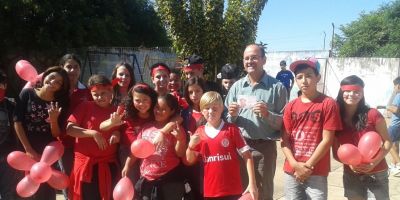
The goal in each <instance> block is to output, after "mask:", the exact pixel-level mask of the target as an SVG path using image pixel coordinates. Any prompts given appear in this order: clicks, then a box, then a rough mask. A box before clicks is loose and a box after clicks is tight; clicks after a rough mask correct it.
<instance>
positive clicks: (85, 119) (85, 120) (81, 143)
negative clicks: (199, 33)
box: [68, 101, 118, 157]
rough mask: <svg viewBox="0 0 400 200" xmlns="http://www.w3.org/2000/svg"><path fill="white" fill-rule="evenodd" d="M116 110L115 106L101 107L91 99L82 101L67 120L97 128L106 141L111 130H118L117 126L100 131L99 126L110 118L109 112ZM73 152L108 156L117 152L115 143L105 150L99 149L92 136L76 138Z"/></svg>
mask: <svg viewBox="0 0 400 200" xmlns="http://www.w3.org/2000/svg"><path fill="white" fill-rule="evenodd" d="M116 110H117V107H116V106H110V107H108V108H102V107H99V106H98V105H97V104H96V103H95V102H93V101H87V102H82V103H81V104H79V106H78V107H77V109H75V111H74V112H73V113H72V114H71V115H70V116H69V118H68V121H69V122H73V123H75V124H76V125H78V126H80V127H82V128H85V129H91V130H97V131H99V132H101V134H102V136H103V137H104V139H105V140H106V141H109V139H110V137H111V135H112V132H113V131H114V130H118V128H116V129H111V130H109V131H100V129H99V126H100V123H101V122H103V121H105V120H106V119H108V118H110V114H111V113H113V112H115V111H116ZM75 152H79V153H81V154H83V155H86V156H90V157H103V156H109V155H112V154H116V153H117V144H112V145H108V147H107V148H106V149H105V150H100V149H99V147H98V146H97V143H96V141H94V139H93V138H91V137H88V138H76V140H75Z"/></svg>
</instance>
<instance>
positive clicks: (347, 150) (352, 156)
mask: <svg viewBox="0 0 400 200" xmlns="http://www.w3.org/2000/svg"><path fill="white" fill-rule="evenodd" d="M337 155H338V157H339V160H340V161H341V162H342V163H344V164H346V165H359V164H360V163H361V160H362V156H361V153H360V151H359V150H358V149H357V147H356V146H354V145H352V144H343V145H340V147H339V149H338V151H337Z"/></svg>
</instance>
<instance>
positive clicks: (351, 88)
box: [340, 85, 363, 91]
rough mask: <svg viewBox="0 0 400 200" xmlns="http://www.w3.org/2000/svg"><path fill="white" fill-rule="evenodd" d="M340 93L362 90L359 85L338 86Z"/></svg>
mask: <svg viewBox="0 0 400 200" xmlns="http://www.w3.org/2000/svg"><path fill="white" fill-rule="evenodd" d="M340 89H341V90H342V91H362V90H363V88H362V87H361V86H359V85H342V86H340Z"/></svg>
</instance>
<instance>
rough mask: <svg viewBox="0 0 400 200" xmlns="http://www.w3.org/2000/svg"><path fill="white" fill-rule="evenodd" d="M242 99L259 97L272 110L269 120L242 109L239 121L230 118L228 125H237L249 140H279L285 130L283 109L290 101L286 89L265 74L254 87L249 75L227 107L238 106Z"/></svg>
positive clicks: (233, 92)
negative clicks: (239, 98)
mask: <svg viewBox="0 0 400 200" xmlns="http://www.w3.org/2000/svg"><path fill="white" fill-rule="evenodd" d="M238 95H248V96H255V97H256V98H257V101H263V102H265V103H266V104H267V106H268V117H267V118H262V117H259V116H257V115H256V114H255V113H254V112H253V111H252V109H246V108H241V109H240V110H239V113H238V116H237V117H232V116H230V115H228V116H227V121H228V122H232V123H235V124H236V125H237V126H238V127H239V129H240V131H241V132H242V135H243V137H245V138H247V139H253V140H256V139H264V140H277V139H279V138H280V130H281V128H282V115H283V108H284V107H285V105H286V103H287V100H286V96H287V91H286V89H285V87H284V86H283V85H282V83H280V82H279V81H278V80H276V79H275V78H273V77H271V76H269V75H267V73H265V72H264V75H263V76H262V78H261V80H260V81H259V82H258V83H257V84H255V85H254V86H252V85H251V84H250V80H249V78H248V75H247V76H246V77H243V78H241V79H240V80H238V81H236V82H235V83H234V84H233V85H232V87H231V88H230V89H229V92H228V94H227V96H226V99H225V107H226V108H227V107H229V105H230V104H231V103H233V102H237V100H238V99H237V98H238Z"/></svg>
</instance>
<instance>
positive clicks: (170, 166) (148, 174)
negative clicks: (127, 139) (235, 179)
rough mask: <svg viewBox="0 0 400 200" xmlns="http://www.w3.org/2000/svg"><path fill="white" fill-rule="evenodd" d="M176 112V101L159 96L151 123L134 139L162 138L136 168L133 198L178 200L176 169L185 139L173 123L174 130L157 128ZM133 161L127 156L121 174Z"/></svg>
mask: <svg viewBox="0 0 400 200" xmlns="http://www.w3.org/2000/svg"><path fill="white" fill-rule="evenodd" d="M176 113H179V107H178V101H177V100H176V98H175V97H174V96H172V95H171V94H166V95H165V96H160V97H158V99H157V104H156V106H155V107H154V118H155V121H154V122H151V123H147V124H146V125H144V126H143V130H142V131H141V133H140V134H139V136H138V138H142V139H146V140H149V141H154V140H155V139H156V138H157V137H159V135H163V137H164V140H163V141H162V143H159V144H157V145H156V151H155V152H154V153H153V154H152V155H150V156H149V157H147V158H145V159H143V160H142V163H141V166H140V174H141V178H140V180H139V181H138V182H137V183H136V186H135V189H136V197H137V198H139V199H150V197H151V198H152V199H155V200H156V199H163V200H181V199H182V196H183V194H184V185H183V180H182V175H181V169H180V166H181V165H180V158H181V157H182V156H184V154H185V150H186V136H185V133H184V131H183V128H182V127H180V126H179V125H178V123H176V125H175V127H174V130H173V131H172V132H169V133H163V132H161V129H162V128H163V127H164V126H165V125H166V124H168V123H169V122H170V120H171V118H172V117H173V116H174V115H176ZM136 160H137V158H135V157H134V156H130V157H128V159H127V161H126V164H125V167H124V169H123V170H122V174H123V175H126V174H127V173H129V171H130V170H131V166H132V164H133V163H134V162H135V161H136Z"/></svg>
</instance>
